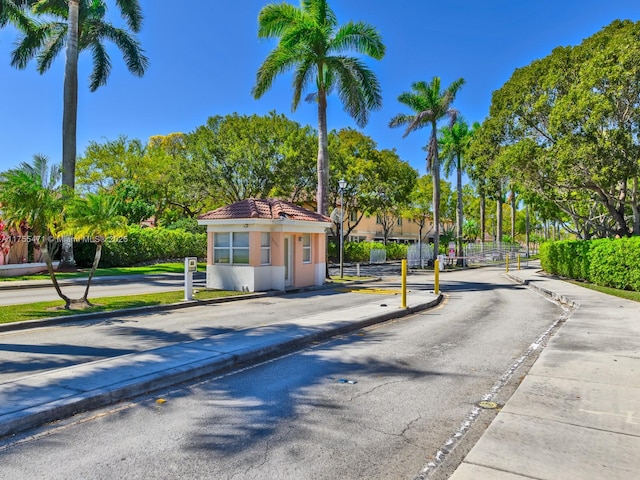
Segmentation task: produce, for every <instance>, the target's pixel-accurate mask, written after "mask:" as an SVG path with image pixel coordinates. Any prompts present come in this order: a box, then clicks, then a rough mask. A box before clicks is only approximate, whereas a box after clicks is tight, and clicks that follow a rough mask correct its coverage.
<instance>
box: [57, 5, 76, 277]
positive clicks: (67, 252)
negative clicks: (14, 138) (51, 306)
mask: <svg viewBox="0 0 640 480" xmlns="http://www.w3.org/2000/svg"><path fill="white" fill-rule="evenodd" d="M79 9H80V6H79V4H78V0H69V32H68V39H67V51H66V53H67V58H66V61H65V68H64V93H63V95H64V99H63V113H62V184H63V185H66V186H68V187H69V188H70V189H71V190H74V189H75V185H76V124H77V117H78V23H79V21H78V13H79ZM60 266H61V267H62V268H65V267H67V268H69V267H75V261H74V259H73V239H72V238H71V237H68V236H66V237H64V238H63V239H62V258H61V260H60Z"/></svg>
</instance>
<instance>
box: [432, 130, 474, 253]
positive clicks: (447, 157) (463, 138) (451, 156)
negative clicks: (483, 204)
mask: <svg viewBox="0 0 640 480" xmlns="http://www.w3.org/2000/svg"><path fill="white" fill-rule="evenodd" d="M440 132H441V137H440V139H439V140H438V144H439V146H440V153H441V154H442V156H443V158H444V163H443V167H444V172H445V174H446V175H447V176H449V175H451V171H452V170H453V168H454V166H455V169H456V191H457V194H458V205H457V215H456V216H457V219H456V220H457V221H456V238H457V242H456V244H457V248H458V254H457V256H458V257H462V256H464V250H463V248H462V224H463V218H462V215H463V212H462V172H463V171H464V168H465V166H464V165H463V156H464V151H465V150H466V149H467V147H468V146H469V142H470V141H471V138H472V137H473V131H471V130H470V129H469V125H468V124H467V122H465V121H464V120H463V119H462V118H458V119H457V121H456V123H454V124H453V125H452V126H450V127H449V126H447V127H443V128H442V129H441V130H440Z"/></svg>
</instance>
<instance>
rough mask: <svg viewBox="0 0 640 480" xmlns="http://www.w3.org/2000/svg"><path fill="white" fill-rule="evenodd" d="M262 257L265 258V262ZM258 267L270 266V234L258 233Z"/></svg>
mask: <svg viewBox="0 0 640 480" xmlns="http://www.w3.org/2000/svg"><path fill="white" fill-rule="evenodd" d="M265 244H266V245H265ZM264 255H266V256H267V261H266V262H265V261H264ZM260 265H271V233H269V232H261V233H260Z"/></svg>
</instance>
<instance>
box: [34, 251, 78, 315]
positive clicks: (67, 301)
mask: <svg viewBox="0 0 640 480" xmlns="http://www.w3.org/2000/svg"><path fill="white" fill-rule="evenodd" d="M40 251H41V252H42V256H43V257H44V261H45V263H46V264H47V272H49V277H51V283H53V288H55V289H56V293H57V294H58V296H59V297H60V298H61V299H62V300H64V308H65V309H68V308H69V305H71V299H70V298H69V297H67V296H66V295H65V294H64V293H62V289H61V288H60V284H59V283H58V279H57V278H56V272H55V271H54V270H53V263H52V262H51V255H49V248H48V247H47V241H46V240H45V241H43V242H40Z"/></svg>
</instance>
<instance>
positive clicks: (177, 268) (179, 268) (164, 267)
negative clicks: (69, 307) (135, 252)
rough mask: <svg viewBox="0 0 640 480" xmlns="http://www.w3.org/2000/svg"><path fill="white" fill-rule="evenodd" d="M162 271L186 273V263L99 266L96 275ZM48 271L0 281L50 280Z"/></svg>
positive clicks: (61, 275)
mask: <svg viewBox="0 0 640 480" xmlns="http://www.w3.org/2000/svg"><path fill="white" fill-rule="evenodd" d="M198 268H199V269H200V271H204V270H205V269H206V263H202V262H201V263H199V264H198ZM90 271H91V269H90V268H83V269H80V270H78V271H77V272H72V273H71V272H69V273H63V272H61V273H57V272H56V278H58V279H60V280H63V279H65V278H85V277H88V276H89V272H90ZM162 273H184V263H179V262H174V263H156V264H155V265H146V266H143V267H113V268H98V269H97V270H96V273H95V274H94V277H114V276H120V275H157V274H162ZM50 278H51V277H49V274H48V273H46V272H45V273H38V274H36V275H23V276H20V277H0V282H11V281H15V280H49V279H50Z"/></svg>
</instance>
